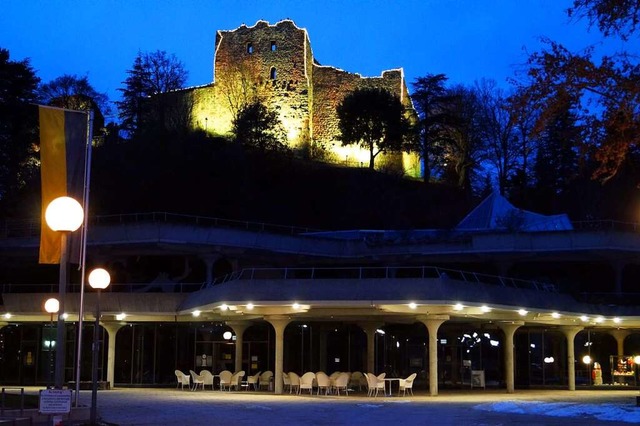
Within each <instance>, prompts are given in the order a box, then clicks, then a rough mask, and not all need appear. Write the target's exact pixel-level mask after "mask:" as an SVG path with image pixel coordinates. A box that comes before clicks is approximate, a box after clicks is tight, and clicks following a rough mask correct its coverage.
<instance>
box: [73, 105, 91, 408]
mask: <svg viewBox="0 0 640 426" xmlns="http://www.w3.org/2000/svg"><path fill="white" fill-rule="evenodd" d="M92 136H93V110H91V111H88V113H87V147H86V150H85V163H84V164H85V166H84V192H83V194H82V205H83V207H84V226H83V227H82V236H81V243H80V270H81V273H80V309H79V312H78V340H77V342H78V345H77V346H78V347H77V354H76V393H75V401H74V405H75V406H76V407H78V405H79V400H80V364H81V363H80V361H81V359H82V320H83V317H84V284H85V270H86V260H87V233H88V230H89V188H90V184H91V140H92Z"/></svg>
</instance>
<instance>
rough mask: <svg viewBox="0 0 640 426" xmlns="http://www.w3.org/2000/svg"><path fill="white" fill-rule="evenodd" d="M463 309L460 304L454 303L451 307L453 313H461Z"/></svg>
mask: <svg viewBox="0 0 640 426" xmlns="http://www.w3.org/2000/svg"><path fill="white" fill-rule="evenodd" d="M463 309H464V306H462V303H456V304H455V305H453V310H454V311H461V310H463Z"/></svg>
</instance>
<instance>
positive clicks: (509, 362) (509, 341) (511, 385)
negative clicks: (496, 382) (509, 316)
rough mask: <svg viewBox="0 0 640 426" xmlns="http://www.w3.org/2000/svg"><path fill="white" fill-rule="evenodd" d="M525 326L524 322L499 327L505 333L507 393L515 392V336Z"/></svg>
mask: <svg viewBox="0 0 640 426" xmlns="http://www.w3.org/2000/svg"><path fill="white" fill-rule="evenodd" d="M523 325H524V322H523V321H512V322H508V323H500V324H498V326H499V327H500V328H501V329H502V331H503V332H504V377H505V382H506V384H507V393H514V392H515V389H516V388H515V362H514V355H513V352H514V351H513V349H514V346H515V345H514V343H513V336H514V334H515V333H516V330H517V329H518V328H520V327H521V326H523Z"/></svg>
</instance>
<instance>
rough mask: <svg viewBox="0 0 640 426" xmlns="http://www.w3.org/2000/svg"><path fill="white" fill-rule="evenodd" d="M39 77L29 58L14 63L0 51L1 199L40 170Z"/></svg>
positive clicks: (4, 50)
mask: <svg viewBox="0 0 640 426" xmlns="http://www.w3.org/2000/svg"><path fill="white" fill-rule="evenodd" d="M39 81H40V79H39V78H38V77H37V76H36V74H35V71H34V70H33V68H32V67H31V64H30V63H29V60H28V59H25V60H22V61H12V60H11V59H10V55H9V51H8V50H6V49H0V200H3V199H4V198H5V196H6V194H7V193H8V192H12V191H15V190H18V189H19V188H21V187H22V186H23V185H24V184H25V183H26V182H27V181H28V180H29V179H30V177H31V176H32V175H33V174H34V173H35V172H36V170H37V162H36V156H35V146H36V144H37V141H38V136H37V108H35V107H34V106H33V105H30V104H31V103H36V102H37V101H38V96H37V91H36V89H37V86H38V82H39Z"/></svg>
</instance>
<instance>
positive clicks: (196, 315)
mask: <svg viewBox="0 0 640 426" xmlns="http://www.w3.org/2000/svg"><path fill="white" fill-rule="evenodd" d="M191 315H193V316H194V317H199V316H200V311H199V310H197V309H196V310H195V311H193V312H191Z"/></svg>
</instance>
